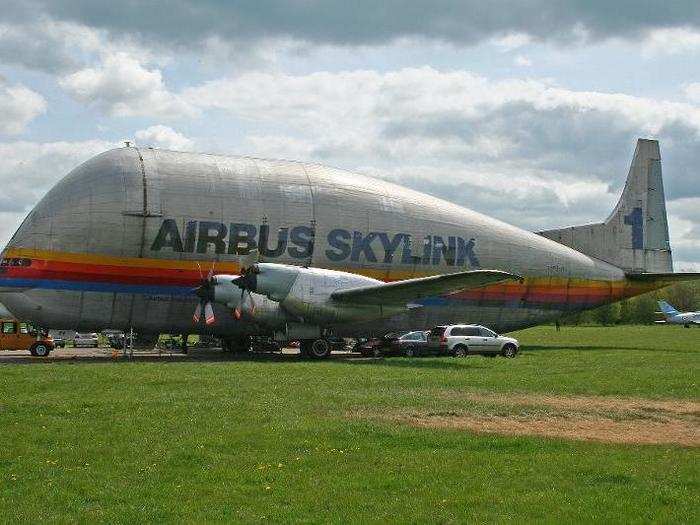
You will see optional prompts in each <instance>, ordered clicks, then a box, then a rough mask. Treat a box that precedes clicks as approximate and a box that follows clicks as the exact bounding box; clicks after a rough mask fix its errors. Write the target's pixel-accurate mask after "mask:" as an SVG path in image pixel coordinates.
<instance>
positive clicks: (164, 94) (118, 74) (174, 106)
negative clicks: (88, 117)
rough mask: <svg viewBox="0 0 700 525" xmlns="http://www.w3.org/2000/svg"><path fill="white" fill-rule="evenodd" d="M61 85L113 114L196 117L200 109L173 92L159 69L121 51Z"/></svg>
mask: <svg viewBox="0 0 700 525" xmlns="http://www.w3.org/2000/svg"><path fill="white" fill-rule="evenodd" d="M59 84H60V85H61V87H62V88H63V89H64V90H65V91H66V92H67V93H69V94H70V95H71V96H72V97H74V98H75V99H76V100H78V101H80V102H84V103H87V104H93V105H95V106H97V107H98V108H100V109H101V110H103V111H105V112H106V113H108V114H110V115H112V116H118V117H131V116H157V117H168V118H177V117H184V116H194V115H195V114H196V110H195V109H194V107H193V106H191V105H190V104H188V103H187V102H186V101H184V100H183V99H182V98H180V97H179V96H178V95H176V94H174V93H171V92H170V91H169V90H168V89H167V88H166V86H165V84H164V82H163V77H162V73H161V71H160V70H159V69H156V68H153V69H148V68H146V67H144V65H143V64H142V63H141V62H140V61H139V60H137V59H136V58H134V57H133V56H131V55H129V54H128V53H124V52H118V53H113V54H110V55H108V56H106V57H105V59H104V61H103V62H102V63H101V64H100V65H98V66H96V67H88V68H85V69H81V70H80V71H77V72H75V73H72V74H70V75H67V76H65V77H63V78H61V79H60V81H59Z"/></svg>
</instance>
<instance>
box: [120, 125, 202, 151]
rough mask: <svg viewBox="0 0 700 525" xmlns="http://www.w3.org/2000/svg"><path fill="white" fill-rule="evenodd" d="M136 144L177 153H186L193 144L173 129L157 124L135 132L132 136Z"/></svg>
mask: <svg viewBox="0 0 700 525" xmlns="http://www.w3.org/2000/svg"><path fill="white" fill-rule="evenodd" d="M134 136H135V137H136V141H137V143H138V144H143V145H147V146H154V147H158V148H164V149H171V150H177V151H188V150H191V149H192V147H193V146H194V142H193V141H192V140H191V139H188V138H187V137H185V136H184V135H182V134H181V133H178V132H177V131H175V130H174V129H173V128H171V127H168V126H164V125H162V124H158V125H156V126H151V127H149V128H146V129H142V130H139V131H137V132H136V134H135V135H134Z"/></svg>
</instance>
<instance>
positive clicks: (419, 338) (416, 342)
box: [392, 330, 429, 357]
mask: <svg viewBox="0 0 700 525" xmlns="http://www.w3.org/2000/svg"><path fill="white" fill-rule="evenodd" d="M392 347H395V348H396V349H397V350H398V353H399V354H401V355H405V356H406V357H417V356H421V355H424V354H426V353H428V351H429V349H428V332H424V331H423V330H417V331H415V332H408V333H407V334H403V335H402V336H401V337H399V338H398V339H396V341H394V342H393V343H392Z"/></svg>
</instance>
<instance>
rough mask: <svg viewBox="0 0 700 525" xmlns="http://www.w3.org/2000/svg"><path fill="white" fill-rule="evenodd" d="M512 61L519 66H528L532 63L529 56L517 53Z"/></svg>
mask: <svg viewBox="0 0 700 525" xmlns="http://www.w3.org/2000/svg"><path fill="white" fill-rule="evenodd" d="M513 63H514V64H515V65H516V66H520V67H530V66H531V65H532V60H530V59H529V58H527V57H526V56H524V55H517V56H516V57H515V58H514V59H513Z"/></svg>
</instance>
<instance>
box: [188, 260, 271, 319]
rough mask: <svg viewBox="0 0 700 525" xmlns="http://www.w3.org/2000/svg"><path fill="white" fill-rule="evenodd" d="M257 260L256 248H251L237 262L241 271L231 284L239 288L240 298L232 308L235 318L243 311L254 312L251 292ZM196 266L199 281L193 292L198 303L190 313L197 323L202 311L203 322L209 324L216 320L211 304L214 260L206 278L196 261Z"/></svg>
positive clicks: (255, 281) (213, 283)
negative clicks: (197, 298)
mask: <svg viewBox="0 0 700 525" xmlns="http://www.w3.org/2000/svg"><path fill="white" fill-rule="evenodd" d="M258 260H259V256H258V252H257V250H251V251H250V252H249V253H248V254H246V255H243V256H241V257H240V258H239V262H238V264H239V266H240V269H241V273H240V276H239V277H236V278H235V279H233V284H235V285H236V286H238V287H239V288H240V289H241V300H240V301H239V303H238V306H236V308H235V309H234V310H233V315H234V317H235V318H236V319H240V318H241V317H242V315H243V312H244V311H246V312H247V313H249V314H250V315H251V316H252V315H254V314H255V301H254V300H253V296H252V295H251V292H253V291H255V288H256V286H257V274H258V273H259V270H258V267H257V264H256V263H257V262H258ZM197 268H198V269H199V277H200V279H201V283H200V285H199V286H198V287H197V288H195V289H194V293H195V294H196V295H197V297H199V303H197V306H196V308H195V310H194V314H193V315H192V321H194V323H195V324H199V323H200V321H201V320H202V313H204V322H205V323H206V324H207V325H211V324H214V323H215V322H216V318H215V316H214V307H213V306H212V303H213V302H214V289H215V288H216V280H215V279H214V262H212V265H211V268H210V269H209V273H208V274H207V276H206V278H204V276H203V274H202V267H201V266H200V265H199V263H197Z"/></svg>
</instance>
